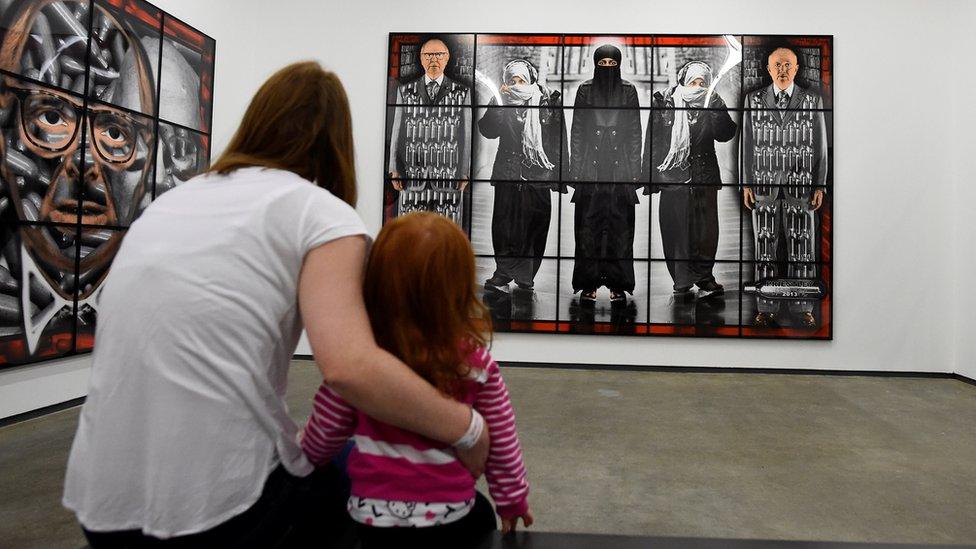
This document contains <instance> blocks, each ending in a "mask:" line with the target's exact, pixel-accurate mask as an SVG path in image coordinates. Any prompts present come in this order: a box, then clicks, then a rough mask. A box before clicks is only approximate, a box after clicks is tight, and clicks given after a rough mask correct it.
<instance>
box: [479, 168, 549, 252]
mask: <svg viewBox="0 0 976 549" xmlns="http://www.w3.org/2000/svg"><path fill="white" fill-rule="evenodd" d="M558 216H559V195H558V194H556V193H555V192H553V191H552V190H551V188H550V187H548V186H546V185H543V184H539V183H516V182H499V183H484V182H475V183H474V184H473V186H472V188H471V245H472V247H473V248H474V253H475V255H478V256H496V255H497V256H502V257H547V258H552V257H556V256H557V254H558V242H557V239H558V234H557V230H558V227H559V223H558Z"/></svg>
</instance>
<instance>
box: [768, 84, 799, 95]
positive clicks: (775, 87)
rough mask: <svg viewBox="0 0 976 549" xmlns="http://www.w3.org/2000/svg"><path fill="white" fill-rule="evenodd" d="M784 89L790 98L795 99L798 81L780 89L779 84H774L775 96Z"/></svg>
mask: <svg viewBox="0 0 976 549" xmlns="http://www.w3.org/2000/svg"><path fill="white" fill-rule="evenodd" d="M782 91H785V92H786V95H788V96H790V99H793V92H794V91H796V82H793V83H791V84H790V87H788V88H786V89H785V90H780V89H779V86H777V85H776V84H773V97H774V98H775V97H779V94H780V92H782Z"/></svg>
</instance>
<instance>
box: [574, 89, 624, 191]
mask: <svg viewBox="0 0 976 549" xmlns="http://www.w3.org/2000/svg"><path fill="white" fill-rule="evenodd" d="M618 104H619V106H620V107H621V108H620V109H619V110H617V109H605V108H604V109H593V108H591V107H593V106H594V103H593V81H592V80H587V81H586V82H584V83H583V84H581V85H580V87H579V91H577V92H576V102H575V104H574V106H573V127H572V130H571V132H570V141H569V148H570V180H571V181H574V182H585V181H597V182H601V183H631V182H632V183H635V184H636V183H638V182H639V180H640V175H641V135H642V134H641V122H640V110H639V108H640V102H639V101H638V98H637V88H635V87H634V85H633V84H631V83H630V82H628V81H626V80H624V81H623V85H622V87H621V93H620V98H619V101H618ZM638 186H639V185H638ZM595 187H602V185H575V188H576V192H575V193H574V194H573V201H574V202H575V201H577V197H578V196H579V195H580V194H581V193H591V192H595V191H596V189H595ZM614 187H615V189H614V194H617V193H619V192H621V191H623V190H624V189H623V188H622V187H621V186H619V185H615V186H614ZM634 188H637V187H634ZM625 194H626V195H627V197H626V200H627V201H629V202H630V203H632V204H636V203H637V202H638V200H637V195H636V193H634V192H630V190H629V188H628V190H626V191H625ZM621 198H623V195H621Z"/></svg>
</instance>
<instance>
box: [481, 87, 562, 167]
mask: <svg viewBox="0 0 976 549" xmlns="http://www.w3.org/2000/svg"><path fill="white" fill-rule="evenodd" d="M544 91H545V90H544ZM540 107H541V109H540V111H541V112H540V113H539V118H540V122H541V123H542V148H543V150H544V151H545V152H546V156H547V157H548V158H549V162H551V163H552V164H553V165H554V167H553V169H551V170H547V169H546V168H543V167H541V166H537V165H534V164H528V163H527V162H525V154H524V153H523V152H522V129H523V128H524V127H525V114H526V109H525V108H518V107H499V106H498V102H497V100H496V99H495V98H492V100H491V103H490V104H489V105H488V108H487V109H486V110H485V114H484V116H482V117H481V120H479V121H478V131H479V132H481V135H483V136H484V137H486V138H487V139H498V153H497V154H496V155H495V162H494V164H493V166H492V169H491V179H492V181H493V182H494V181H506V182H518V181H556V180H558V179H559V172H560V167H559V164H560V157H561V156H562V155H561V154H560V147H561V144H562V142H563V140H564V139H565V136H566V124H565V122H564V120H563V112H562V108H561V105H560V94H559V92H558V91H552V92H549V93H548V94H545V93H544V94H543V96H542V100H541V101H540ZM566 164H567V166H566V169H567V170H568V163H566ZM563 173H567V172H565V171H564V172H563ZM492 184H494V183H492Z"/></svg>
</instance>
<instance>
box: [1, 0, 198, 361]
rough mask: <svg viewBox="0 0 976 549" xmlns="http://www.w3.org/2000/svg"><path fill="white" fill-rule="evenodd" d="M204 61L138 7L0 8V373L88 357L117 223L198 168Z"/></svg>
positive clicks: (57, 2)
mask: <svg viewBox="0 0 976 549" xmlns="http://www.w3.org/2000/svg"><path fill="white" fill-rule="evenodd" d="M214 53H215V43H214V41H213V39H211V38H209V37H208V36H206V35H205V34H203V33H201V32H200V31H198V30H196V29H193V28H192V27H190V26H188V25H186V24H185V23H183V22H182V21H180V20H179V19H176V18H174V17H172V16H170V15H169V14H166V13H164V12H162V11H161V10H159V9H158V8H156V7H155V6H153V5H152V4H149V3H147V2H143V1H141V0H84V1H72V0H13V1H6V2H0V132H2V137H3V138H2V139H0V367H5V366H9V365H15V364H23V363H29V362H36V361H39V360H45V359H49V358H55V357H60V356H66V355H71V354H74V353H80V352H85V351H88V350H90V349H91V348H92V346H93V342H94V333H95V332H94V330H95V322H96V320H97V317H98V294H99V289H100V288H101V284H102V282H103V280H104V279H105V275H106V274H107V272H108V270H109V268H110V266H111V264H112V259H113V257H114V256H115V253H116V252H117V250H118V248H119V245H120V244H121V241H122V239H123V238H124V236H125V233H126V230H127V229H128V227H129V225H130V224H131V223H132V222H133V221H134V220H135V219H136V218H137V217H138V216H139V214H140V212H142V211H143V210H144V209H145V208H146V206H148V205H149V203H151V202H152V201H153V200H154V199H155V198H156V197H158V196H159V195H160V194H162V193H164V192H166V191H167V190H168V189H171V188H172V187H174V186H175V185H178V184H180V183H181V182H183V181H185V180H187V179H189V178H190V177H191V176H193V175H195V174H197V173H199V172H201V171H203V170H205V169H206V168H207V166H208V164H209V156H210V137H209V135H210V127H211V111H212V103H213V71H214ZM146 291H152V288H146Z"/></svg>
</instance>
